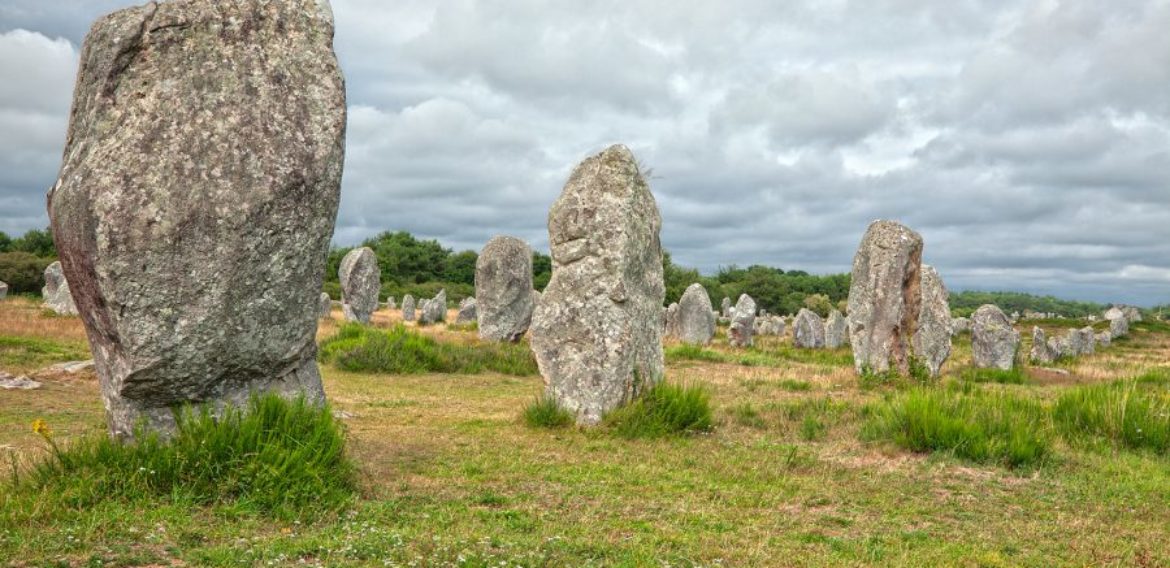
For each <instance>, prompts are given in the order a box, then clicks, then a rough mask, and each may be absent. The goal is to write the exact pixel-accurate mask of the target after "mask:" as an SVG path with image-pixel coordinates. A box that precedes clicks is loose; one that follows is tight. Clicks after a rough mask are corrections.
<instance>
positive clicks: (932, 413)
mask: <svg viewBox="0 0 1170 568" xmlns="http://www.w3.org/2000/svg"><path fill="white" fill-rule="evenodd" d="M864 413H865V415H866V418H867V419H866V422H865V424H864V425H863V426H862V430H861V436H862V438H863V439H866V440H870V441H876V440H883V441H889V442H893V443H894V444H896V445H898V446H900V447H902V448H905V449H908V450H911V451H914V452H923V453H926V452H936V453H946V454H951V455H954V456H956V457H959V458H962V459H966V460H970V461H973V462H977V463H987V464H1000V465H1004V466H1007V467H1010V468H1023V467H1029V466H1036V465H1038V464H1041V463H1042V462H1043V461H1044V460H1045V459H1046V458H1047V457H1048V456H1049V455H1050V454H1051V445H1052V444H1051V440H1050V438H1049V434H1048V429H1047V428H1046V427H1045V426H1046V423H1047V421H1046V413H1045V410H1044V407H1043V406H1041V405H1040V404H1039V403H1038V402H1036V401H1033V400H1029V399H1025V398H1020V397H1016V396H1012V395H1010V394H1006V393H993V392H986V391H983V390H978V389H942V388H924V387H916V388H913V389H910V390H908V391H904V392H901V393H897V394H895V395H892V396H887V397H886V399H885V400H883V401H881V402H878V403H874V404H871V405H869V406H867V407H866V409H865V412H864Z"/></svg>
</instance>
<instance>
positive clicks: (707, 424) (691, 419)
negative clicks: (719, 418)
mask: <svg viewBox="0 0 1170 568" xmlns="http://www.w3.org/2000/svg"><path fill="white" fill-rule="evenodd" d="M710 399H711V397H710V395H709V394H708V393H707V391H706V390H705V389H704V388H702V387H701V386H681V385H672V384H667V383H659V384H657V385H655V386H653V387H651V388H650V389H648V390H646V391H645V392H644V393H643V394H642V396H640V397H638V398H636V399H634V400H633V401H631V402H630V403H629V404H626V405H625V406H622V407H620V408H618V409H616V410H614V411H612V412H610V413H609V414H608V415H606V417H605V423H606V424H607V425H608V426H609V427H610V428H611V429H612V430H613V431H614V432H615V433H616V434H617V435H619V436H621V437H623V438H657V437H662V436H669V435H676V434H691V433H696V432H706V431H708V430H710V429H711V400H710Z"/></svg>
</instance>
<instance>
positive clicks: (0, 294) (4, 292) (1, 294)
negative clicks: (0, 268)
mask: <svg viewBox="0 0 1170 568" xmlns="http://www.w3.org/2000/svg"><path fill="white" fill-rule="evenodd" d="M7 297H8V284H7V283H6V282H4V281H0V300H3V299H4V298H7Z"/></svg>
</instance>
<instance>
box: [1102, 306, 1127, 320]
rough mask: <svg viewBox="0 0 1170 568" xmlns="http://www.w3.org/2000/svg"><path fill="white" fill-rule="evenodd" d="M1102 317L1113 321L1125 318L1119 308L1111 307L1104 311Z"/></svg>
mask: <svg viewBox="0 0 1170 568" xmlns="http://www.w3.org/2000/svg"><path fill="white" fill-rule="evenodd" d="M1104 317H1105V319H1107V320H1115V319H1117V318H1123V317H1125V312H1124V311H1122V310H1121V308H1120V307H1117V306H1112V307H1110V308H1109V309H1108V310H1105V313H1104Z"/></svg>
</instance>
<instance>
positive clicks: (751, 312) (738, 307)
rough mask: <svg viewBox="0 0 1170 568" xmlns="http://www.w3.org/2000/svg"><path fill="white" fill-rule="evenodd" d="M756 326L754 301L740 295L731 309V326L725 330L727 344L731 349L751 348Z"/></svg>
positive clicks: (747, 296)
mask: <svg viewBox="0 0 1170 568" xmlns="http://www.w3.org/2000/svg"><path fill="white" fill-rule="evenodd" d="M755 324H756V301H755V300H753V299H752V297H751V296H749V295H747V294H740V295H739V301H737V302H736V303H735V307H734V308H732V309H731V325H730V326H729V327H728V328H727V343H728V345H731V346H732V347H751V346H752V342H753V338H752V334H753V332H754V331H755Z"/></svg>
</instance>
